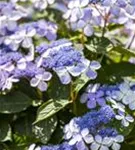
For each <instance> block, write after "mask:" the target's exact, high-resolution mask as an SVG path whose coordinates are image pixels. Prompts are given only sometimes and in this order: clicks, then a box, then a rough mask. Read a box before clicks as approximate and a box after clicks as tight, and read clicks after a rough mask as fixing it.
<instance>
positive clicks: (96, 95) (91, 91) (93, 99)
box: [80, 84, 106, 109]
mask: <svg viewBox="0 0 135 150" xmlns="http://www.w3.org/2000/svg"><path fill="white" fill-rule="evenodd" d="M104 96H105V93H104V91H103V90H102V89H100V85H99V84H94V85H92V84H91V85H89V86H88V87H87V89H86V92H85V93H83V94H82V96H81V99H80V101H81V103H87V107H88V108H90V109H92V108H95V107H96V106H97V104H98V105H99V106H101V107H102V106H105V104H106V102H105V98H104Z"/></svg>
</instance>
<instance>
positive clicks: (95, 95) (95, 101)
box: [80, 80, 135, 127]
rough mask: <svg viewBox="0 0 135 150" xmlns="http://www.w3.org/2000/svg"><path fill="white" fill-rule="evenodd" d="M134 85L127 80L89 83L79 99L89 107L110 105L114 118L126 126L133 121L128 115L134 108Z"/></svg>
mask: <svg viewBox="0 0 135 150" xmlns="http://www.w3.org/2000/svg"><path fill="white" fill-rule="evenodd" d="M134 86H135V83H134V82H133V81H132V82H131V81H128V80H125V81H124V82H123V83H120V84H117V85H113V86H111V85H100V84H94V85H92V84H90V85H89V86H88V87H87V89H86V91H85V93H83V94H82V96H81V99H80V101H81V103H86V104H87V107H88V108H89V109H94V108H97V107H99V106H100V107H104V106H106V105H110V106H111V107H112V108H113V109H114V111H115V114H116V115H115V118H116V119H117V120H120V121H121V124H122V125H123V126H124V127H127V126H129V124H130V123H132V122H133V121H134V119H133V117H132V116H131V115H130V111H132V110H135V88H134ZM128 110H130V111H128Z"/></svg>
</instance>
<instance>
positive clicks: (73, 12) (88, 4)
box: [63, 0, 135, 36]
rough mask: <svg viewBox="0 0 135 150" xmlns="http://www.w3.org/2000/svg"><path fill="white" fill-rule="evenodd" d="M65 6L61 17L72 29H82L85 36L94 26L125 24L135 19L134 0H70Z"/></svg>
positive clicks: (88, 34) (92, 31) (89, 33)
mask: <svg viewBox="0 0 135 150" xmlns="http://www.w3.org/2000/svg"><path fill="white" fill-rule="evenodd" d="M67 7H68V8H67V11H66V13H65V14H64V15H63V17H64V18H65V19H67V20H68V23H69V25H70V26H71V28H72V29H73V30H82V31H83V32H84V34H85V35H86V36H91V35H92V34H93V33H94V28H95V27H96V26H97V27H103V28H104V27H105V26H107V25H108V23H115V24H125V25H126V24H129V22H132V21H133V20H134V19H135V3H134V0H127V1H124V0H101V1H100V0H85V1H83V2H82V1H81V0H71V1H69V2H68V6H67Z"/></svg>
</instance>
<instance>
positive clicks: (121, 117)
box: [115, 111, 134, 127]
mask: <svg viewBox="0 0 135 150" xmlns="http://www.w3.org/2000/svg"><path fill="white" fill-rule="evenodd" d="M115 118H116V119H117V120H120V121H121V124H122V125H123V126H124V127H128V126H129V123H132V122H134V118H133V117H132V116H131V115H129V114H128V115H126V114H125V112H122V111H118V114H116V116H115Z"/></svg>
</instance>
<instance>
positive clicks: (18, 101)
mask: <svg viewBox="0 0 135 150" xmlns="http://www.w3.org/2000/svg"><path fill="white" fill-rule="evenodd" d="M31 103H32V99H31V98H29V97H28V96H27V95H25V94H24V93H22V92H19V91H17V92H11V93H9V94H7V95H0V113H5V114H10V113H17V112H20V111H23V110H25V109H26V108H27V107H29V106H30V105H31Z"/></svg>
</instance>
